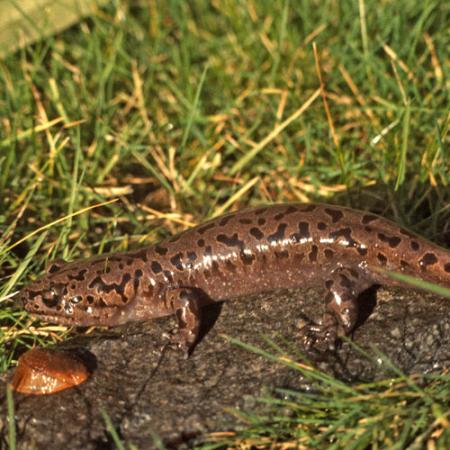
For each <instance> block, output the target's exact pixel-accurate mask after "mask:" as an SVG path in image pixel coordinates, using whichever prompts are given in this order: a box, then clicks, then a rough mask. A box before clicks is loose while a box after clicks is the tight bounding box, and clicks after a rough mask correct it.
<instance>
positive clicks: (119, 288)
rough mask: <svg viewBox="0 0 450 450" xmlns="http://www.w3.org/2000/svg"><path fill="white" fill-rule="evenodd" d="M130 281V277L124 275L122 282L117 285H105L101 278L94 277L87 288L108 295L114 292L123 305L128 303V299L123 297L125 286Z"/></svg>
mask: <svg viewBox="0 0 450 450" xmlns="http://www.w3.org/2000/svg"><path fill="white" fill-rule="evenodd" d="M130 280H131V275H130V274H129V273H125V274H124V275H123V277H122V280H121V282H120V283H119V284H117V283H111V284H106V283H105V282H104V281H103V280H102V278H101V277H96V278H94V279H93V280H92V282H91V283H90V284H89V288H90V289H93V288H97V290H98V291H99V292H101V293H106V294H109V293H110V292H112V291H115V292H116V293H117V294H118V295H119V296H120V297H121V299H122V301H123V303H126V302H127V301H128V297H127V296H126V295H125V293H124V292H125V286H126V285H127V283H128V282H129V281H130Z"/></svg>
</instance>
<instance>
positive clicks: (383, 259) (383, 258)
mask: <svg viewBox="0 0 450 450" xmlns="http://www.w3.org/2000/svg"><path fill="white" fill-rule="evenodd" d="M377 259H378V261H380V264H381V265H382V266H385V265H386V263H387V258H386V256H385V255H383V253H378V255H377Z"/></svg>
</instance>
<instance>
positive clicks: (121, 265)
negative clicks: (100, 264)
mask: <svg viewBox="0 0 450 450" xmlns="http://www.w3.org/2000/svg"><path fill="white" fill-rule="evenodd" d="M123 267H124V266H123V264H122V263H119V269H120V270H123ZM99 273H102V272H101V271H99Z"/></svg>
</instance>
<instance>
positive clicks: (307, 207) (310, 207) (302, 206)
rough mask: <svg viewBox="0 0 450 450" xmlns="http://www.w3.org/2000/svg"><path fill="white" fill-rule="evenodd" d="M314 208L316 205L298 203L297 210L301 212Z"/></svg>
mask: <svg viewBox="0 0 450 450" xmlns="http://www.w3.org/2000/svg"><path fill="white" fill-rule="evenodd" d="M316 208H317V206H316V205H300V206H299V207H298V210H299V211H302V212H313V211H314V210H315V209H316Z"/></svg>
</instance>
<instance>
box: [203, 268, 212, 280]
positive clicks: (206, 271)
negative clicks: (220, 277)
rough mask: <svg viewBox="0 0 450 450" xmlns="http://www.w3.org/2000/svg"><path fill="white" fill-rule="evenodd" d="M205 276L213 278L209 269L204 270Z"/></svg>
mask: <svg viewBox="0 0 450 450" xmlns="http://www.w3.org/2000/svg"><path fill="white" fill-rule="evenodd" d="M203 276H204V277H205V278H209V277H210V276H211V272H210V271H209V270H208V269H204V270H203Z"/></svg>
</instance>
